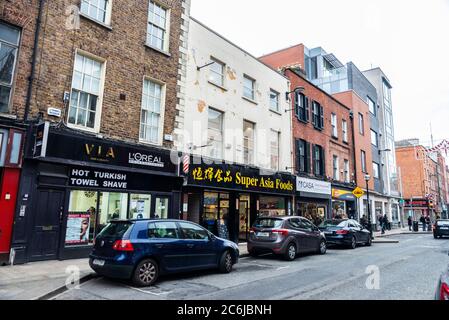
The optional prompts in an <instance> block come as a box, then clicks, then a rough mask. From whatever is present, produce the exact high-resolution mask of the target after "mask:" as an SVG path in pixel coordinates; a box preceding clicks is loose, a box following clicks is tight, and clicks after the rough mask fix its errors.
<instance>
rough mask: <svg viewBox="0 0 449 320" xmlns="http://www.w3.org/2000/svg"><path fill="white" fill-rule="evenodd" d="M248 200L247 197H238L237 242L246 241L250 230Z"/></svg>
mask: <svg viewBox="0 0 449 320" xmlns="http://www.w3.org/2000/svg"><path fill="white" fill-rule="evenodd" d="M249 214H250V199H249V196H240V199H239V241H241V242H246V241H248V234H249V228H250V219H249Z"/></svg>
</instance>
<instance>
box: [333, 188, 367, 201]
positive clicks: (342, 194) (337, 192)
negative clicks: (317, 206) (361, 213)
mask: <svg viewBox="0 0 449 320" xmlns="http://www.w3.org/2000/svg"><path fill="white" fill-rule="evenodd" d="M362 191H363V190H362ZM332 198H334V199H338V200H345V201H355V200H356V196H355V195H354V194H353V193H352V192H351V191H348V190H341V189H332Z"/></svg>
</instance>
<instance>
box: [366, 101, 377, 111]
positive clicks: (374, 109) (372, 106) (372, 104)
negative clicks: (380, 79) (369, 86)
mask: <svg viewBox="0 0 449 320" xmlns="http://www.w3.org/2000/svg"><path fill="white" fill-rule="evenodd" d="M366 99H367V100H368V107H369V112H371V113H372V114H373V115H376V104H375V103H374V101H373V100H372V99H371V98H370V97H366Z"/></svg>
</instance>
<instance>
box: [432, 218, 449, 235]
mask: <svg viewBox="0 0 449 320" xmlns="http://www.w3.org/2000/svg"><path fill="white" fill-rule="evenodd" d="M444 236H449V220H437V221H436V222H435V224H434V225H433V237H434V238H435V239H437V238H442V237H444Z"/></svg>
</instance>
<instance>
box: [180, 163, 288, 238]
mask: <svg viewBox="0 0 449 320" xmlns="http://www.w3.org/2000/svg"><path fill="white" fill-rule="evenodd" d="M181 171H182V170H181ZM181 174H184V176H185V181H184V184H185V185H184V188H183V198H182V202H183V205H182V218H183V219H185V220H190V221H193V222H196V223H198V224H200V225H202V226H204V227H205V228H207V229H208V230H210V231H211V232H213V233H215V234H217V235H218V236H222V237H228V238H229V239H230V240H232V241H234V242H236V243H237V242H246V241H247V239H248V235H249V231H250V228H251V225H252V223H253V222H254V221H255V219H256V218H257V217H260V216H283V215H291V214H292V197H293V195H294V192H295V191H294V187H295V186H294V184H295V179H294V176H292V175H290V174H284V173H272V172H264V171H263V170H261V169H259V168H255V167H248V166H243V165H238V164H227V163H212V162H208V161H207V160H206V159H199V158H196V157H195V158H193V157H191V158H190V164H189V166H188V170H186V172H181ZM222 225H224V226H226V230H227V233H226V234H225V235H223V234H221V233H220V227H219V226H222Z"/></svg>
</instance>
